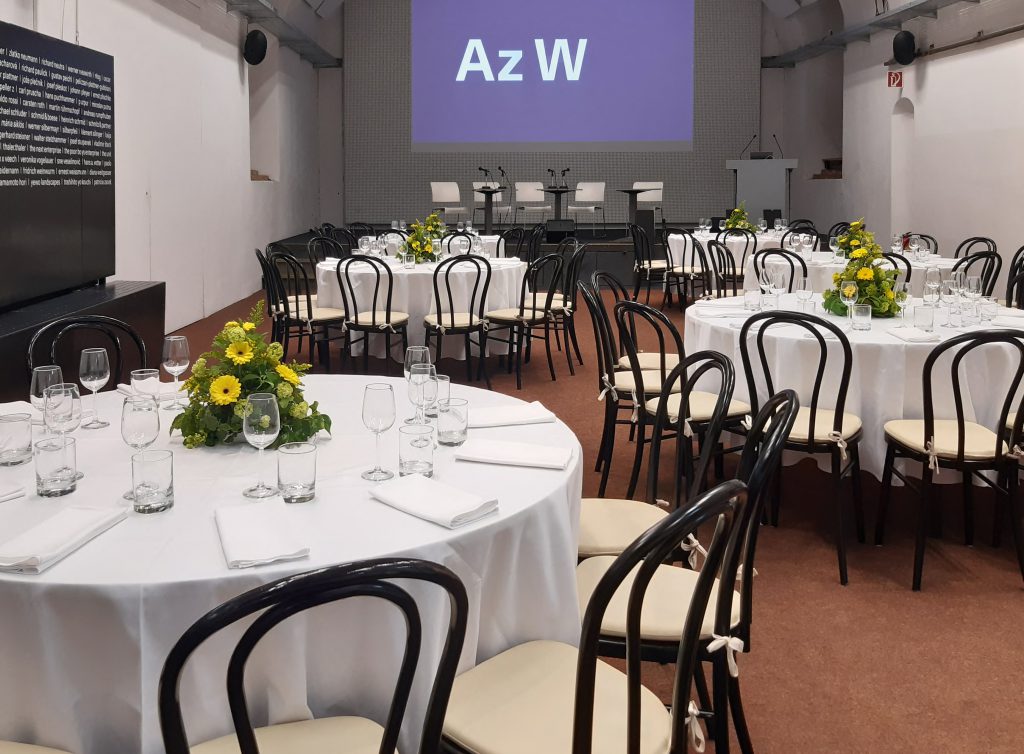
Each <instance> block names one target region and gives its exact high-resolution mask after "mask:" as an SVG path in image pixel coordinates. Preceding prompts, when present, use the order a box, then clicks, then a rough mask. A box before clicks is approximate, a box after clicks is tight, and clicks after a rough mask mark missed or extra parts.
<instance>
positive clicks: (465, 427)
mask: <svg viewBox="0 0 1024 754" xmlns="http://www.w3.org/2000/svg"><path fill="white" fill-rule="evenodd" d="M438 405H439V411H438V414H437V442H438V444H439V445H447V446H451V447H457V446H459V445H462V443H464V442H465V441H466V434H467V432H468V431H469V401H467V400H466V399H465V398H448V399H447V400H443V401H439V403H438Z"/></svg>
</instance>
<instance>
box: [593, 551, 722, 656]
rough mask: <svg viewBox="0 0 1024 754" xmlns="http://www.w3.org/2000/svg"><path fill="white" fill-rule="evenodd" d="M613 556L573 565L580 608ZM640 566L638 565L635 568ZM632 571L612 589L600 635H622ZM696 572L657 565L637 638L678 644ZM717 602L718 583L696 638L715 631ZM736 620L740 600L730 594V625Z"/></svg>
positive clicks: (705, 636)
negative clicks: (616, 588)
mask: <svg viewBox="0 0 1024 754" xmlns="http://www.w3.org/2000/svg"><path fill="white" fill-rule="evenodd" d="M614 560H615V558H614V557H613V556H608V555H602V556H599V557H596V558H587V559H586V560H584V561H582V562H581V563H580V564H579V565H578V566H576V588H577V590H578V593H579V601H580V609H581V610H583V609H585V608H586V605H587V602H588V601H589V600H590V595H591V594H593V593H594V589H595V588H596V587H597V584H598V582H599V581H600V580H601V577H602V576H604V574H605V571H607V570H608V568H609V567H611V564H612V562H613V561H614ZM639 567H640V566H639V565H638V566H637V568H639ZM636 573H637V571H636V569H634V570H633V572H632V573H631V574H630V575H629V576H627V577H626V579H625V580H624V581H623V582H622V584H621V585H620V586H619V588H618V590H616V592H615V595H614V596H613V597H612V600H611V602H610V603H609V605H608V610H607V612H606V613H605V615H604V622H603V623H602V624H601V633H602V634H605V635H606V636H619V637H623V636H625V635H626V607H627V605H628V604H629V590H630V588H631V587H632V586H633V579H634V577H635V576H636ZM699 573H700V572H699V571H691V570H690V569H688V568H679V567H677V566H673V565H661V566H658V570H657V571H655V572H654V577H653V578H652V579H651V583H650V584H649V585H648V587H647V593H646V594H645V595H644V604H643V607H642V608H641V609H640V636H641V637H642V638H643V639H645V640H647V641H676V642H677V641H679V639H680V638H682V635H683V624H684V623H685V622H686V611H687V609H688V608H689V605H690V598H691V597H692V595H693V590H694V588H695V587H696V585H697V577H698V575H699ZM717 603H718V580H717V579H716V580H715V583H714V585H713V586H712V588H711V596H710V598H709V599H708V609H707V611H706V612H705V613H704V623H703V624H702V625H701V629H700V638H701V639H710V638H711V634H712V633H714V629H715V609H716V607H717ZM739 621H740V597H739V594H737V593H735V592H734V593H733V600H732V625H734V626H735V625H736V624H737V623H739Z"/></svg>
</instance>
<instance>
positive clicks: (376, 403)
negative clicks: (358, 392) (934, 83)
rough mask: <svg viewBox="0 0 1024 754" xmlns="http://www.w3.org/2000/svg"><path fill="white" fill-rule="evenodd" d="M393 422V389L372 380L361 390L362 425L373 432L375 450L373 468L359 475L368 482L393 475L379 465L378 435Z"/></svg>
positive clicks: (386, 429)
mask: <svg viewBox="0 0 1024 754" xmlns="http://www.w3.org/2000/svg"><path fill="white" fill-rule="evenodd" d="M394 424H395V391H394V388H392V387H391V385H388V384H387V383H384V382H372V383H370V384H369V385H367V386H366V388H365V389H364V390H363V426H365V427H366V428H367V429H368V430H370V431H371V432H373V436H374V440H375V443H374V444H375V446H376V452H375V454H374V464H373V468H372V469H370V470H369V471H364V472H363V473H362V474H361V475H360V476H362V478H363V479H366V480H367V481H370V482H383V481H384V480H385V479H391V477H393V476H394V475H395V473H394V472H393V471H388V470H387V469H385V468H383V467H381V465H380V436H381V434H383V433H384V432H387V431H388V430H389V429H391V427H393V426H394Z"/></svg>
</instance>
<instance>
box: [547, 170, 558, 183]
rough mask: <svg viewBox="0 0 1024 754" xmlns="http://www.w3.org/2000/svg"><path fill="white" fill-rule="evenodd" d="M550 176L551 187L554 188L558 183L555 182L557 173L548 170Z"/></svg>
mask: <svg viewBox="0 0 1024 754" xmlns="http://www.w3.org/2000/svg"><path fill="white" fill-rule="evenodd" d="M548 175H550V176H551V185H552V186H554V185H555V184H556V183H557V181H556V180H555V171H554V170H552V169H551V168H548Z"/></svg>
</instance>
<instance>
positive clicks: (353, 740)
mask: <svg viewBox="0 0 1024 754" xmlns="http://www.w3.org/2000/svg"><path fill="white" fill-rule="evenodd" d="M383 737H384V729H383V728H382V727H381V726H380V725H378V724H377V723H375V722H373V721H372V720H366V719H365V718H362V717H322V718H320V719H319V720H303V721H301V722H297V723H283V724H281V725H271V726H269V727H266V728H257V729H256V740H257V742H258V743H259V746H260V752H261V754H324V753H325V752H334V751H337V752H344V753H345V754H377V751H378V750H379V748H380V741H381V738H383ZM238 751H239V749H238V739H237V738H236V737H235V734H234V733H232V734H231V735H229V736H223V737H221V738H217V739H214V740H213V741H207V742H206V743H202V744H197V745H195V746H193V747H192V754H238ZM0 754H7V753H6V752H4V751H3V749H0Z"/></svg>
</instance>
